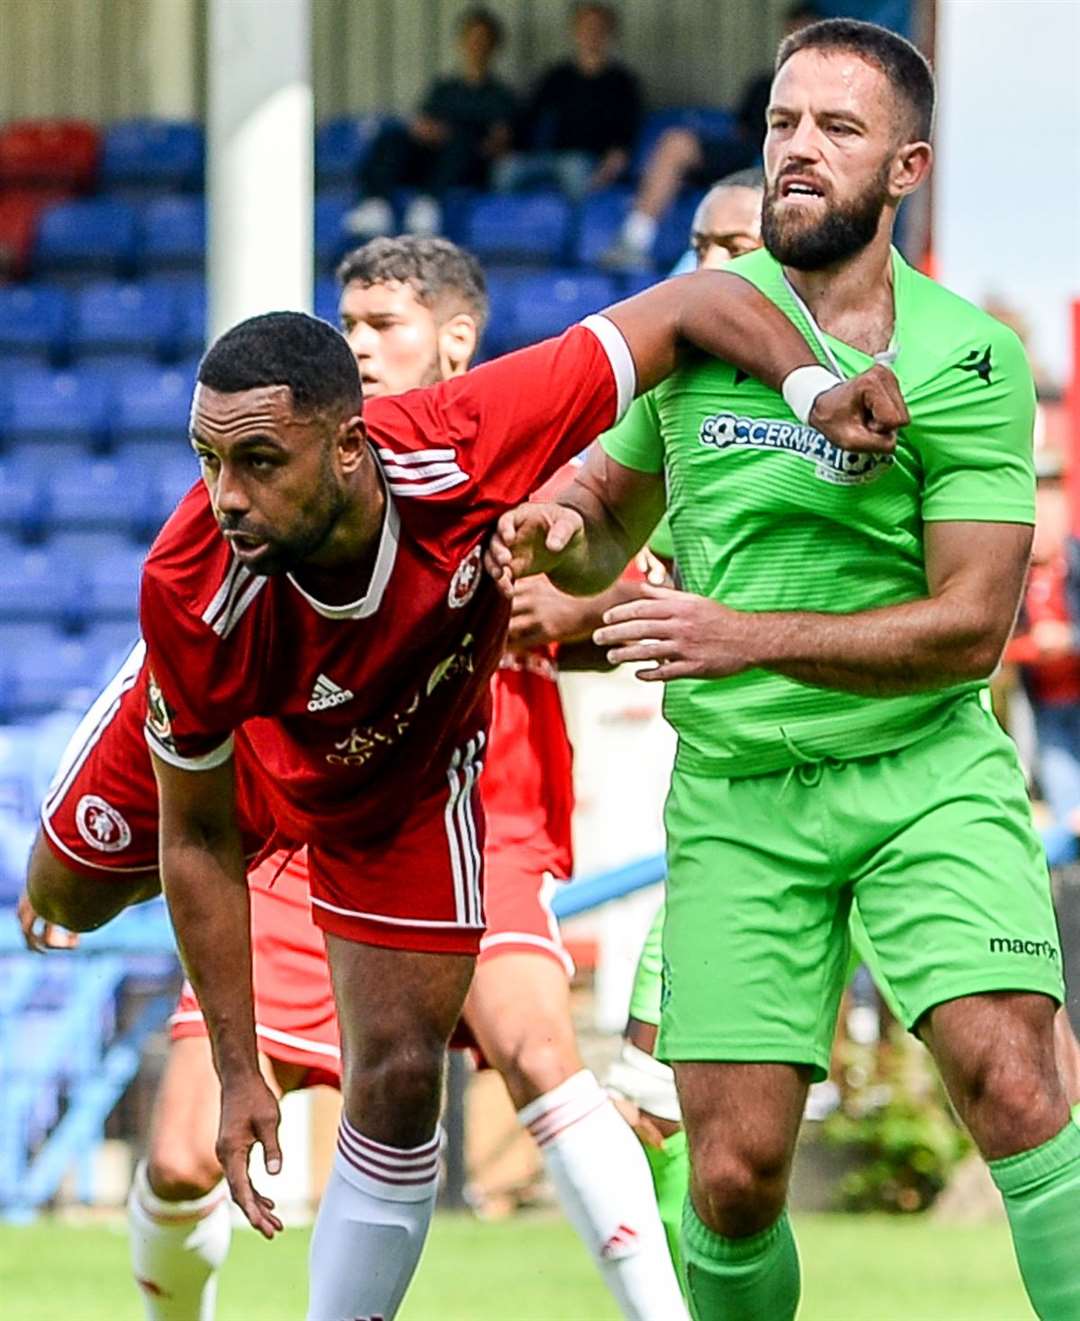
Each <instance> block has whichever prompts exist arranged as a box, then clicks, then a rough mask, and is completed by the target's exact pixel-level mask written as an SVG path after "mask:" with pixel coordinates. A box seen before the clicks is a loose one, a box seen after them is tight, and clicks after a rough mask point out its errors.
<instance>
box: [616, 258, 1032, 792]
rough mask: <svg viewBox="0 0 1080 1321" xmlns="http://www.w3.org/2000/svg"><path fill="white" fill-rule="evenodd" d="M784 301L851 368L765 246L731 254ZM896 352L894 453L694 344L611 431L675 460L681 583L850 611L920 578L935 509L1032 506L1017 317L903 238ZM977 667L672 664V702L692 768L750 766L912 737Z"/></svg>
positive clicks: (828, 355) (713, 593) (847, 752)
mask: <svg viewBox="0 0 1080 1321" xmlns="http://www.w3.org/2000/svg"><path fill="white" fill-rule="evenodd" d="M725 269H726V270H728V271H731V272H733V273H735V274H739V275H742V276H743V277H744V278H745V279H747V280H749V281H750V282H751V283H752V284H754V285H755V286H756V287H757V288H758V289H760V290H761V292H762V293H764V294H765V295H766V296H767V297H769V298H771V299H772V301H773V302H774V303H776V305H777V306H778V307H780V308H781V309H782V310H783V311H784V312H785V313H787V315H788V316H789V317H790V318H791V320H792V321H793V322H794V323H795V324H796V325H797V326H798V328H799V329H800V330H801V331H802V332H803V333H804V334H805V335H806V337H807V339H808V340H809V341H810V343H811V344H812V345H815V346H816V347H817V349H818V354H819V357H820V358H821V360H822V362H823V363H824V364H825V365H827V366H831V367H832V368H833V369H834V370H836V371H837V372H839V373H840V374H842V375H844V376H852V375H854V374H856V373H858V372H861V371H864V370H865V369H866V368H868V367H869V366H871V364H872V359H871V358H870V357H868V356H867V355H866V354H865V353H861V352H860V351H859V350H857V349H854V348H852V347H851V346H850V345H847V344H843V343H841V342H840V341H839V340H836V339H833V338H832V337H831V336H828V335H825V334H824V333H823V332H822V331H820V329H819V328H818V327H817V326H816V325H814V324H813V322H812V320H811V318H810V317H809V314H808V313H807V312H806V310H805V308H804V307H803V306H802V304H801V303H800V301H799V300H798V299H797V297H796V296H795V294H794V292H793V290H792V289H791V288H790V286H789V285H788V283H787V281H786V279H785V277H784V273H783V270H782V268H781V267H780V266H779V264H778V263H777V262H776V261H775V260H774V259H773V258H772V257H771V256H770V255H769V253H768V252H766V251H764V250H760V251H758V252H754V253H751V254H749V255H747V256H745V257H740V258H738V259H737V260H736V261H733V262H731V263H730V265H729V266H727V267H726V268H725ZM893 278H894V291H895V309H896V320H895V333H894V341H893V349H894V351H895V354H896V356H895V361H894V362H893V364H892V366H893V370H894V371H895V372H896V375H897V377H898V379H899V383H900V389H901V391H902V392H903V395H904V399H905V400H906V402H907V405H908V408H909V410H910V412H911V423H910V425H909V426H907V427H905V428H904V430H903V431H902V432H901V434H900V437H899V441H898V445H897V449H896V453H895V455H894V456H892V457H891V458H885V457H881V456H877V455H867V454H851V453H846V452H844V451H842V450H839V449H837V448H836V447H835V446H833V445H832V444H830V443H829V441H827V440H826V439H825V437H824V436H822V435H821V434H820V433H819V432H817V431H815V430H814V428H813V427H810V426H803V425H800V423H799V422H798V420H797V419H796V418H795V416H794V415H793V414H792V413H791V411H790V409H788V408H787V406H786V405H785V404H784V401H783V400H782V399H781V397H780V396H779V395H777V394H775V393H774V392H773V391H771V390H769V389H767V388H766V387H765V386H763V385H762V384H761V383H760V382H759V381H756V380H754V379H753V378H751V377H747V376H745V375H744V374H743V373H742V372H740V371H737V370H736V369H735V368H733V367H731V366H729V365H728V364H725V363H722V362H718V361H716V360H713V359H706V358H704V357H700V356H697V357H695V358H694V359H693V360H692V361H691V362H690V363H688V365H686V366H685V367H683V368H681V369H680V370H679V371H677V372H676V373H675V374H674V375H672V376H670V377H668V378H667V380H665V381H662V382H661V383H660V384H659V385H658V386H656V387H655V389H654V390H652V391H651V392H650V393H649V394H648V395H646V396H643V397H642V398H641V399H638V400H637V401H636V403H635V404H634V407H633V408H632V409H631V411H630V413H629V415H628V416H627V418H626V419H625V420H624V422H623V423H622V424H621V425H620V426H619V427H617V428H616V429H615V430H614V431H613V432H611V433H610V434H609V435H607V436H605V437H603V439H602V442H601V443H602V444H603V446H604V449H605V450H606V451H607V452H608V453H609V454H610V455H611V456H612V458H614V459H615V460H617V461H618V462H619V463H622V464H624V465H625V466H627V467H630V468H636V469H638V470H639V471H643V472H659V471H661V469H663V470H664V471H665V472H666V476H667V487H668V515H669V519H670V525H671V534H672V538H673V542H674V551H675V559H676V562H677V564H678V566H679V572H680V575H681V585H682V586H683V587H685V589H686V590H687V591H690V592H696V593H697V594H699V595H701V596H708V597H712V598H714V599H715V600H717V601H722V602H723V603H724V605H726V606H730V607H732V608H733V609H736V610H745V611H770V610H781V611H784V610H797V611H823V612H834V613H853V612H855V611H860V610H868V609H872V608H874V607H879V606H888V605H895V604H898V603H900V602H903V601H910V600H914V599H917V598H919V597H924V596H925V595H926V591H927V585H926V572H925V561H924V554H923V528H924V524H926V523H928V522H949V521H954V520H955V521H966V520H974V521H983V522H1003V523H1033V522H1034V488H1035V479H1034V470H1033V464H1032V457H1031V448H1032V428H1033V423H1034V409H1035V395H1034V388H1033V385H1032V379H1031V372H1030V369H1029V367H1028V363H1027V360H1026V358H1025V356H1024V351H1023V348H1022V347H1021V345H1020V342H1019V340H1018V339H1017V338H1016V336H1015V335H1014V334H1013V332H1012V331H1011V330H1009V329H1007V328H1006V327H1005V326H1003V325H1001V324H1000V322H997V321H995V320H994V319H993V318H992V317H990V316H988V315H987V314H986V313H984V312H982V311H981V310H980V309H978V308H976V307H974V306H972V305H971V304H970V303H967V302H965V301H964V300H963V299H961V298H958V297H957V296H956V295H955V294H952V293H950V292H949V291H948V290H946V289H943V288H942V287H941V286H940V285H938V284H935V283H934V282H933V281H932V280H929V279H927V278H926V277H925V276H923V275H920V274H919V273H918V272H916V271H914V270H913V269H912V268H911V267H910V266H908V265H907V264H906V263H905V262H904V261H903V259H902V258H901V257H900V256H899V254H897V253H895V252H894V254H893ZM978 686H980V685H979V684H975V683H968V684H960V685H953V686H951V687H947V688H942V689H939V690H937V691H934V692H924V693H918V694H912V695H907V696H900V697H866V696H862V695H859V694H856V693H848V692H841V691H839V690H836V689H827V688H816V687H811V686H809V685H806V684H801V683H798V682H796V681H795V680H794V679H789V678H786V677H785V676H784V675H780V674H774V673H771V672H769V671H766V670H761V669H755V670H749V671H747V672H745V673H743V674H739V675H736V676H734V677H732V678H729V679H723V680H694V679H679V680H677V681H675V682H673V683H671V684H669V685H668V686H667V691H666V694H665V712H666V714H667V717H668V719H669V720H670V721H671V723H672V724H673V725H674V726H675V728H676V730H677V731H678V733H679V754H678V758H679V764H680V765H682V766H683V767H685V768H686V769H687V770H691V771H710V770H711V771H714V772H716V773H718V774H721V775H725V776H731V775H756V774H762V773H765V772H768V771H773V770H779V769H781V768H783V767H785V766H789V765H793V764H796V763H798V762H801V761H805V760H818V759H821V758H824V757H836V758H850V757H859V756H868V755H873V754H876V753H881V752H885V751H888V750H890V749H893V748H897V747H901V746H903V745H904V744H905V743H908V742H910V741H911V740H913V739H915V738H917V737H919V736H921V735H922V734H924V733H926V732H927V731H928V729H929V728H932V727H933V724H934V723H936V722H937V721H939V720H943V719H944V718H945V717H946V715H947V714H948V712H949V711H950V709H951V708H952V706H953V704H954V703H955V702H956V700H957V698H958V697H959V696H961V695H962V694H964V693H967V692H969V691H971V690H972V689H973V688H976V687H978Z"/></svg>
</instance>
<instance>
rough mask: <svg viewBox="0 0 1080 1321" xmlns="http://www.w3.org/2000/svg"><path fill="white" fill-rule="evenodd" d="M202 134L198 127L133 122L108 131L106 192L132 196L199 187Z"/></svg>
mask: <svg viewBox="0 0 1080 1321" xmlns="http://www.w3.org/2000/svg"><path fill="white" fill-rule="evenodd" d="M203 156H204V148H203V131H202V128H201V127H200V126H199V125H198V124H189V123H184V122H181V121H178V120H165V119H129V120H124V121H121V122H120V123H116V124H111V125H110V126H109V127H108V128H106V129H105V133H104V147H103V151H102V158H101V176H100V177H101V183H102V186H103V188H106V189H111V190H114V191H123V192H125V193H131V194H134V195H143V194H145V193H148V192H176V191H192V190H197V189H201V188H202V185H203V168H204V161H203Z"/></svg>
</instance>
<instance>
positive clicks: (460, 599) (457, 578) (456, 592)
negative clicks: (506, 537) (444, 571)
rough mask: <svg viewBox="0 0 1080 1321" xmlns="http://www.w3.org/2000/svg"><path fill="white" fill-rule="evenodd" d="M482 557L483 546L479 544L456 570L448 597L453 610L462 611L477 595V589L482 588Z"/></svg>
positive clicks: (451, 580)
mask: <svg viewBox="0 0 1080 1321" xmlns="http://www.w3.org/2000/svg"><path fill="white" fill-rule="evenodd" d="M480 555H481V546H480V543H479V542H477V544H476V545H475V546H474V547H473V548H472V550H470V551H469V553H468V555H466V556H465V558H464V559H463V560H462V561H461V563H460V564H459V565H458V566H457V568H456V569H455V570H454V576H453V577H452V578H451V579H450V591H449V593H448V594H447V597H446V599H447V601H449V603H450V609H451V610H460V609H461V607H462V606H465V605H468V604H469V602H470V601H471V600H472V599H473V597H474V596H475V595H476V589H477V588H478V587H479V586H480Z"/></svg>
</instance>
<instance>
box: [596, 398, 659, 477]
mask: <svg viewBox="0 0 1080 1321" xmlns="http://www.w3.org/2000/svg"><path fill="white" fill-rule="evenodd" d="M600 445H601V447H602V448H603V450H604V453H605V454H609V455H610V456H611V457H612V458H613V459H614V460H615V462H616V463H621V464H622V465H623V467H624V468H634V469H635V470H636V471H637V472H662V471H663V469H664V442H663V439H662V437H661V435H660V417H659V414H658V413H657V410H656V400H655V399H654V398H653V396H652V391H651V390H650V391H649V392H648V393H647V394H643V395H639V396H638V397H637V398H636V399H635V400H634V402H633V403H632V404H631V405H630V407H629V408H628V409H627V410H626V415H625V417H624V418H623V420H622V421H621V422H619V423H618V424H617V425H616V426H614V427H612V428H611V430H610V431H605V432H604V434H603V435H602V436H601V437H600Z"/></svg>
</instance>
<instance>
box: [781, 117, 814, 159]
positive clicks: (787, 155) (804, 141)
mask: <svg viewBox="0 0 1080 1321" xmlns="http://www.w3.org/2000/svg"><path fill="white" fill-rule="evenodd" d="M820 155H821V150H820V132H819V130H818V126H817V124H815V123H814V117H813V115H801V116H800V117H799V122H798V123H797V124H796V125H795V130H794V132H793V133H792V134H791V137H789V138H788V140H787V142H786V143H785V151H784V160H783V162H782V164H785V165H786V164H788V163H789V162H791V161H816V160H817V159H818V158H819V157H820Z"/></svg>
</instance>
